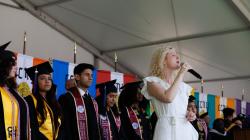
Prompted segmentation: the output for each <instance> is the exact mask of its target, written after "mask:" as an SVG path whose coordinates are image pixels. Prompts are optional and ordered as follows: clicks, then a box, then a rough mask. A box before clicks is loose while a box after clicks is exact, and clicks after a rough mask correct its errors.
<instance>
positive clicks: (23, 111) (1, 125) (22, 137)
mask: <svg viewBox="0 0 250 140" xmlns="http://www.w3.org/2000/svg"><path fill="white" fill-rule="evenodd" d="M0 88H1V91H2V92H1V91H0V140H8V139H11V134H12V127H11V126H6V124H5V121H7V120H8V119H11V118H12V117H13V116H12V114H6V112H7V110H12V109H11V108H6V102H11V100H10V99H8V98H5V97H7V96H12V98H14V100H15V104H16V105H17V109H16V110H17V114H19V115H18V116H16V117H15V120H17V121H18V123H19V125H18V126H15V127H18V128H17V130H19V131H16V134H19V137H18V139H19V140H29V139H30V124H29V123H30V120H29V110H28V105H27V103H26V102H25V100H24V99H23V98H22V97H21V96H20V95H19V94H18V92H17V91H16V90H14V89H12V88H10V89H7V88H3V87H0ZM10 94H11V95H10ZM3 100H5V101H3ZM4 106H5V107H4ZM5 109H6V110H5ZM10 112H12V111H10ZM5 116H9V117H8V118H5ZM6 128H7V129H6Z"/></svg>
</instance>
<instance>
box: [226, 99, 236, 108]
mask: <svg viewBox="0 0 250 140" xmlns="http://www.w3.org/2000/svg"><path fill="white" fill-rule="evenodd" d="M227 107H229V108H232V109H234V110H235V99H232V98H227Z"/></svg>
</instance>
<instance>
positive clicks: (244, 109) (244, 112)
mask: <svg viewBox="0 0 250 140" xmlns="http://www.w3.org/2000/svg"><path fill="white" fill-rule="evenodd" d="M241 113H242V114H246V113H247V103H246V101H241Z"/></svg>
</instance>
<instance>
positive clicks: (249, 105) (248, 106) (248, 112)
mask: <svg viewBox="0 0 250 140" xmlns="http://www.w3.org/2000/svg"><path fill="white" fill-rule="evenodd" d="M246 115H248V116H249V115H250V103H247V109H246Z"/></svg>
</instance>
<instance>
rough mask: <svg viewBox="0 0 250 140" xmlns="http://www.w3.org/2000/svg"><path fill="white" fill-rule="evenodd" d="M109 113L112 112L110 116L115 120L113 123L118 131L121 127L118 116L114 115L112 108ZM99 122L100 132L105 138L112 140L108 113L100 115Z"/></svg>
mask: <svg viewBox="0 0 250 140" xmlns="http://www.w3.org/2000/svg"><path fill="white" fill-rule="evenodd" d="M111 113H112V116H113V118H114V120H115V124H116V127H117V129H118V131H120V127H121V120H120V117H115V116H114V114H113V112H112V110H111ZM100 124H101V126H102V134H103V137H104V139H105V140H112V131H111V127H110V122H109V118H108V115H106V116H103V115H100Z"/></svg>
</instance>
